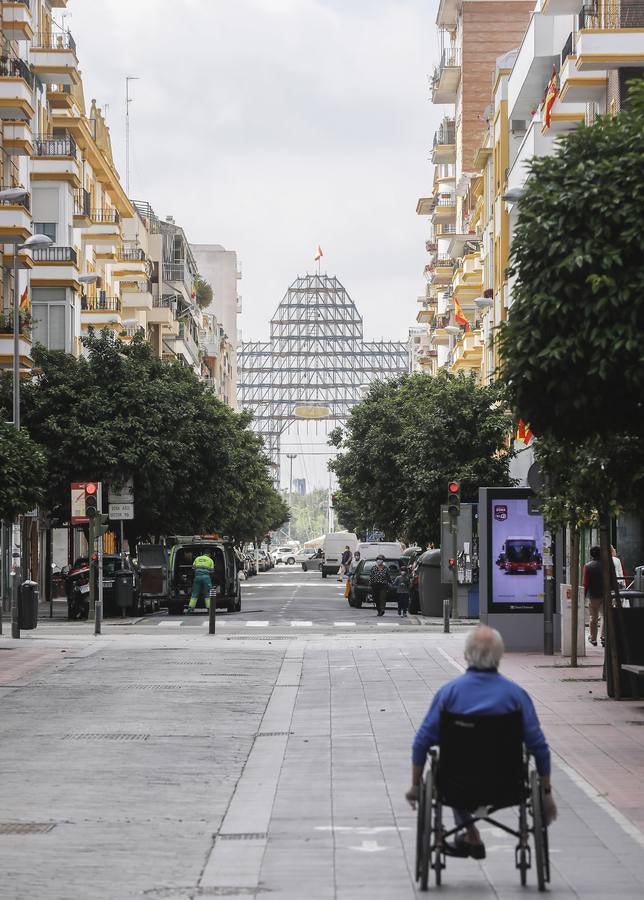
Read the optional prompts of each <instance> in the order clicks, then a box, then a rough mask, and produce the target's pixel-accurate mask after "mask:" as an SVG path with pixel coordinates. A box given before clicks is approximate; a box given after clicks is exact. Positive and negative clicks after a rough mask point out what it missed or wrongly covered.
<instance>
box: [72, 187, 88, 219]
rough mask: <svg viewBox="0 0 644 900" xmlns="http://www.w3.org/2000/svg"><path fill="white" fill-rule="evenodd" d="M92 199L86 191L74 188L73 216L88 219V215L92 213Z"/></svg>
mask: <svg viewBox="0 0 644 900" xmlns="http://www.w3.org/2000/svg"><path fill="white" fill-rule="evenodd" d="M91 204H92V198H91V196H90V193H89V191H86V190H85V188H75V189H74V215H75V216H85V218H86V219H89V218H90V214H91V211H92V207H91Z"/></svg>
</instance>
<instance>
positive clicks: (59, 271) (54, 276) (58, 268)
mask: <svg viewBox="0 0 644 900" xmlns="http://www.w3.org/2000/svg"><path fill="white" fill-rule="evenodd" d="M32 258H33V262H34V271H33V272H32V275H31V284H32V286H33V287H51V286H52V285H56V287H69V288H71V289H72V290H74V291H77V290H78V289H79V287H80V285H79V282H78V254H77V252H76V249H75V248H74V247H57V246H54V247H46V248H45V249H42V250H34V251H33V254H32Z"/></svg>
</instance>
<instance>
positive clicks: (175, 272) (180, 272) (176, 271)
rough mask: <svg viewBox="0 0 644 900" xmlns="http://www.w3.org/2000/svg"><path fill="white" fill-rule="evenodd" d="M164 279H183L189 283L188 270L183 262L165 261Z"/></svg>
mask: <svg viewBox="0 0 644 900" xmlns="http://www.w3.org/2000/svg"><path fill="white" fill-rule="evenodd" d="M163 280H164V281H181V282H183V283H184V284H188V283H189V276H188V270H187V268H186V266H185V265H184V264H183V263H163Z"/></svg>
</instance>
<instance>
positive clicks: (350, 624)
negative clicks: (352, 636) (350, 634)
mask: <svg viewBox="0 0 644 900" xmlns="http://www.w3.org/2000/svg"><path fill="white" fill-rule="evenodd" d="M333 624H334V625H335V627H336V628H355V627H356V623H355V622H334V623H333Z"/></svg>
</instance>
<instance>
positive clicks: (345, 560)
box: [338, 545, 351, 581]
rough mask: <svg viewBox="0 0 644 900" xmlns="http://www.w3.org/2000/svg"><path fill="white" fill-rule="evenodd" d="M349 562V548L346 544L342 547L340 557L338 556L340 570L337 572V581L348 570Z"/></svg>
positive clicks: (340, 579)
mask: <svg viewBox="0 0 644 900" xmlns="http://www.w3.org/2000/svg"><path fill="white" fill-rule="evenodd" d="M350 562H351V550H350V548H349V546H348V545H347V546H346V547H345V548H344V551H343V553H342V557H341V558H340V571H339V572H338V581H342V578H343V576H344V575H347V574H348V572H349V563H350Z"/></svg>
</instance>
